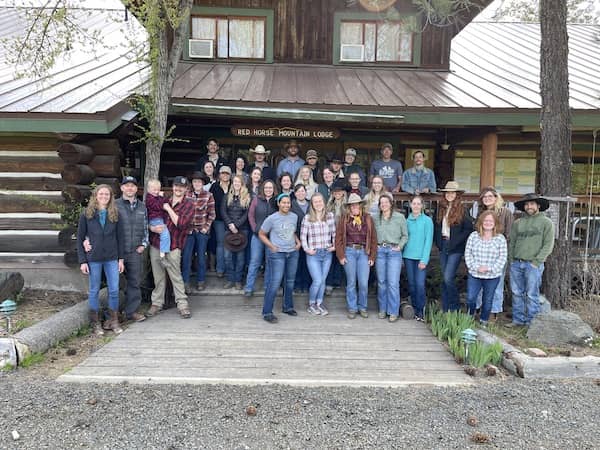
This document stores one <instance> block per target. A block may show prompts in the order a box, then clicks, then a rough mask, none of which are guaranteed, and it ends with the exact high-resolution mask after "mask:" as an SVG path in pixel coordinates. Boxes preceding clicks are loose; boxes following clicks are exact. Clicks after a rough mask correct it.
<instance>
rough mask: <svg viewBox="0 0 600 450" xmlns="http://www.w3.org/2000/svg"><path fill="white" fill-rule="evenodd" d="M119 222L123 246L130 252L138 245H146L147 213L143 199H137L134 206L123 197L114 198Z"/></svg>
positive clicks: (126, 251)
mask: <svg viewBox="0 0 600 450" xmlns="http://www.w3.org/2000/svg"><path fill="white" fill-rule="evenodd" d="M116 204H117V209H118V210H119V222H122V225H123V233H124V235H123V248H124V250H125V253H132V252H134V251H135V249H136V248H138V247H139V246H140V245H143V246H144V247H147V246H148V214H147V212H146V205H145V204H144V202H143V201H141V200H139V199H138V200H137V201H136V202H135V203H134V206H133V207H132V206H131V203H130V202H129V201H128V200H123V197H121V198H118V199H117V200H116Z"/></svg>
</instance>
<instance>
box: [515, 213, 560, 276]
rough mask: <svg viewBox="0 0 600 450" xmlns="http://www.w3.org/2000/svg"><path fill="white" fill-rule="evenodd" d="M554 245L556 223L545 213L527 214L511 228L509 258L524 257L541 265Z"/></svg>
mask: <svg viewBox="0 0 600 450" xmlns="http://www.w3.org/2000/svg"><path fill="white" fill-rule="evenodd" d="M553 247H554V225H553V224H552V221H551V220H550V219H548V218H547V217H546V216H545V215H544V214H543V213H537V214H535V215H533V216H528V215H525V216H523V217H521V218H520V219H518V220H517V221H516V222H515V223H514V224H513V226H512V228H511V230H510V239H509V240H508V260H509V261H512V260H515V259H522V260H524V261H531V263H532V264H534V265H535V266H539V265H540V264H542V263H543V262H544V261H546V258H547V257H548V255H550V253H552V249H553Z"/></svg>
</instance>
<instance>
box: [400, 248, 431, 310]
mask: <svg viewBox="0 0 600 450" xmlns="http://www.w3.org/2000/svg"><path fill="white" fill-rule="evenodd" d="M419 263H420V261H419V260H418V259H408V258H404V266H405V267H406V278H407V279H408V293H409V294H410V300H411V303H412V306H413V308H414V310H415V315H416V316H417V317H425V278H426V276H427V268H425V269H419Z"/></svg>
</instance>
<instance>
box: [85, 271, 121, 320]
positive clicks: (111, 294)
mask: <svg viewBox="0 0 600 450" xmlns="http://www.w3.org/2000/svg"><path fill="white" fill-rule="evenodd" d="M88 267H89V269H90V285H89V286H90V295H89V303H90V309H91V310H92V311H96V312H98V311H99V310H100V301H99V300H98V292H99V291H100V283H101V282H102V271H104V275H106V284H107V287H108V307H109V309H111V310H113V311H118V310H119V262H118V261H117V260H116V259H113V260H112V261H99V262H89V263H88Z"/></svg>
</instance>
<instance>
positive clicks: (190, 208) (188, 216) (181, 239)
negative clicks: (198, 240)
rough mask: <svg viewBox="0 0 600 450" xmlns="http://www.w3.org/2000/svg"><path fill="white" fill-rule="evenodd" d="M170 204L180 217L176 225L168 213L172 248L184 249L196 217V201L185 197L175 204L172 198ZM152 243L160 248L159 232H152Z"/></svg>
mask: <svg viewBox="0 0 600 450" xmlns="http://www.w3.org/2000/svg"><path fill="white" fill-rule="evenodd" d="M169 205H171V206H172V207H173V211H174V212H175V214H177V216H178V217H179V219H178V220H177V225H175V224H174V223H173V221H172V220H171V216H169V214H167V228H168V229H169V233H171V250H175V249H177V248H178V249H180V250H183V246H184V245H185V240H186V238H187V235H188V234H189V231H190V226H192V220H193V218H194V202H193V201H192V200H191V199H189V198H185V197H184V198H183V200H182V201H180V202H179V203H177V205H175V206H173V199H172V198H170V199H169ZM150 245H152V247H154V248H158V249H160V236H159V235H158V234H156V233H152V232H150Z"/></svg>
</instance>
